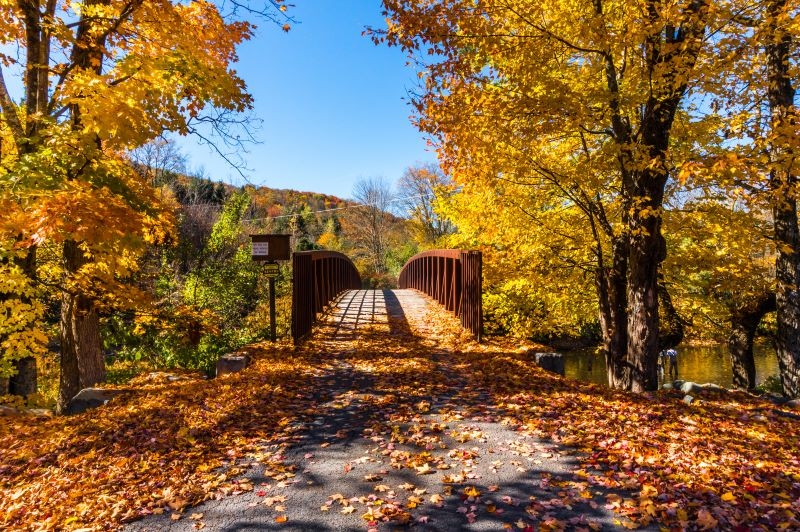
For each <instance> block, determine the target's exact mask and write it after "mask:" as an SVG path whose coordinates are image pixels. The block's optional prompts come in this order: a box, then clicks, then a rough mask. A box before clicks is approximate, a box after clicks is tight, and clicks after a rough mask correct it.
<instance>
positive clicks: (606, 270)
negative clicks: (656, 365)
mask: <svg viewBox="0 0 800 532" xmlns="http://www.w3.org/2000/svg"><path fill="white" fill-rule="evenodd" d="M627 261H628V247H627V242H626V240H625V239H624V238H618V239H616V240H615V241H614V244H613V248H612V265H611V267H602V266H603V265H601V268H599V269H598V273H597V279H596V284H597V292H598V300H599V302H600V328H601V330H602V332H603V351H604V353H605V359H606V373H607V376H608V385H609V386H610V387H611V388H622V389H627V388H628V387H629V384H630V371H629V369H630V368H629V366H628V360H627V348H628V337H627V334H628V328H627V327H628V326H627V320H628V314H627V312H626V306H627V300H626V296H627V288H626V275H625V273H626V271H627Z"/></svg>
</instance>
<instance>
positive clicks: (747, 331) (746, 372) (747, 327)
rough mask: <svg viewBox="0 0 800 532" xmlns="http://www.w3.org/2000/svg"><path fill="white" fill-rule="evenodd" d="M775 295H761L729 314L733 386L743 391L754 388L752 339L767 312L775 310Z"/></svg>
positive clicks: (729, 346) (754, 364) (729, 348)
mask: <svg viewBox="0 0 800 532" xmlns="http://www.w3.org/2000/svg"><path fill="white" fill-rule="evenodd" d="M775 305H776V303H775V294H774V293H769V294H763V295H762V296H761V297H759V298H757V299H754V300H752V301H749V302H748V303H746V304H744V305H742V306H741V307H739V308H737V309H735V310H734V311H733V312H732V313H731V335H730V337H729V338H728V351H729V353H730V356H731V368H732V369H733V386H734V387H735V388H742V389H745V390H752V389H753V388H755V387H756V362H755V359H754V358H753V339H754V338H755V335H756V329H757V328H758V324H759V323H761V319H762V318H763V317H764V314H766V313H767V312H773V311H774V310H775Z"/></svg>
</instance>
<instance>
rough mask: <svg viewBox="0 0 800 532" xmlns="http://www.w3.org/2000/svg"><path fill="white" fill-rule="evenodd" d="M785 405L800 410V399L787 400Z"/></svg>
mask: <svg viewBox="0 0 800 532" xmlns="http://www.w3.org/2000/svg"><path fill="white" fill-rule="evenodd" d="M783 406H785V407H786V408H790V409H792V410H800V399H792V400H791V401H786V402H785V403H784V404H783Z"/></svg>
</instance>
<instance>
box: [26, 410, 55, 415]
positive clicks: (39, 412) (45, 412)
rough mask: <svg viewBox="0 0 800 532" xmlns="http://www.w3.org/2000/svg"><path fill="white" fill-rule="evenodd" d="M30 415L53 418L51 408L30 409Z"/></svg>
mask: <svg viewBox="0 0 800 532" xmlns="http://www.w3.org/2000/svg"><path fill="white" fill-rule="evenodd" d="M28 413H29V414H31V415H34V416H36V417H53V411H52V410H50V409H49V408H29V409H28Z"/></svg>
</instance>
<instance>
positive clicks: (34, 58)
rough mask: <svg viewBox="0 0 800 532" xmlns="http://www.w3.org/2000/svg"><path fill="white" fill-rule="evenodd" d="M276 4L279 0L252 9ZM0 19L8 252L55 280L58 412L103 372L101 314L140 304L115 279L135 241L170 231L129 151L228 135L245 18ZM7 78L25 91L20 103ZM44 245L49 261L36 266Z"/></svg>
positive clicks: (96, 5) (144, 12) (136, 13)
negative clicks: (165, 137) (176, 139)
mask: <svg viewBox="0 0 800 532" xmlns="http://www.w3.org/2000/svg"><path fill="white" fill-rule="evenodd" d="M239 7H240V8H243V9H244V8H246V7H247V6H246V5H245V4H239ZM273 9H276V10H280V11H283V10H284V6H282V5H281V2H280V1H278V0H276V1H273V2H270V3H268V4H267V7H266V8H263V11H262V13H264V14H267V15H268V16H270V14H271V13H277V11H272V10H273ZM0 13H1V15H0V19H1V20H2V22H0V35H1V37H0V44H2V46H3V53H2V72H1V73H2V77H0V109H2V116H1V120H0V122H2V125H3V129H4V131H6V132H7V135H8V136H10V138H12V139H13V150H12V153H11V154H8V152H5V153H4V154H3V155H4V157H3V169H2V171H3V188H2V202H3V207H4V209H5V210H6V212H8V213H9V215H8V216H7V217H4V220H3V224H2V230H3V232H2V235H3V238H2V240H3V248H4V249H5V250H7V251H5V252H4V256H5V257H8V256H9V255H15V256H17V257H18V259H17V263H18V264H21V265H22V271H23V272H24V273H25V275H26V276H27V277H28V278H29V279H30V280H31V281H32V282H36V281H37V280H38V279H41V280H42V282H45V283H48V285H49V286H57V287H59V291H60V294H61V295H60V299H61V301H60V305H61V334H60V336H61V350H62V372H61V374H62V382H61V394H60V399H59V402H60V404H61V405H62V406H63V405H64V404H65V402H66V401H68V400H69V399H70V398H71V397H72V395H74V394H75V393H76V392H77V391H78V389H80V388H81V387H85V386H89V385H92V384H94V383H95V382H97V381H99V380H102V378H103V374H104V363H103V362H104V361H103V355H102V351H101V348H100V337H99V327H98V312H99V311H100V310H101V309H102V308H103V307H106V306H107V307H115V306H117V307H118V306H126V305H133V304H135V302H136V301H139V300H140V299H141V297H142V294H141V293H137V291H136V290H135V289H134V288H133V287H132V286H130V285H129V284H126V283H125V282H124V281H125V278H126V277H128V276H130V275H131V273H132V272H134V271H135V270H136V264H137V261H136V256H137V254H139V253H140V252H141V250H142V249H143V246H144V245H145V244H147V243H149V242H156V241H159V240H162V239H164V238H165V237H166V236H167V234H168V232H169V231H170V225H171V221H170V218H171V217H170V215H169V213H168V209H167V208H166V207H167V205H168V204H165V203H164V202H163V201H162V198H161V197H159V196H158V195H156V194H155V193H154V190H153V188H152V187H151V186H150V183H148V182H147V180H145V179H143V178H142V177H141V176H140V175H139V174H137V172H135V171H134V168H133V166H132V165H131V164H130V163H129V161H128V159H127V158H126V156H125V152H126V151H128V150H131V149H134V148H137V147H139V146H142V145H143V144H145V143H146V142H148V141H150V140H152V139H154V138H156V137H158V136H159V135H161V134H162V133H163V132H164V131H174V132H177V133H179V134H184V135H185V134H189V133H193V132H198V133H200V134H202V132H203V131H204V129H203V128H204V127H211V129H212V130H213V131H216V132H217V133H219V134H221V135H222V136H223V137H224V138H227V139H230V138H231V137H229V136H228V137H226V135H227V134H228V131H229V130H228V129H227V127H228V126H229V125H230V124H231V122H230V120H229V116H230V115H231V114H232V113H239V112H243V111H245V110H246V109H247V108H249V106H250V104H251V99H250V96H249V95H248V94H247V93H246V91H245V86H244V82H243V81H242V80H241V79H240V78H238V76H237V75H236V73H235V72H234V71H233V70H232V69H231V64H232V63H233V62H234V61H235V60H236V51H235V50H236V46H237V45H238V44H240V43H241V42H242V41H243V40H245V39H247V38H248V37H249V36H250V35H251V32H252V27H253V26H252V24H250V23H248V22H246V21H243V20H226V19H225V18H223V15H222V14H221V13H220V10H219V9H218V8H217V6H215V5H214V4H212V3H208V2H191V3H189V4H184V3H180V2H174V3H173V2H169V1H142V0H131V1H128V0H96V1H95V0H93V1H89V2H85V3H82V4H75V3H71V2H60V1H54V0H49V1H38V0H34V1H30V2H18V3H15V2H5V3H3V4H0ZM14 49H18V50H20V51H21V54H20V55H17V54H13V53H11V52H10V50H14ZM7 76H14V77H15V78H17V79H18V80H19V82H20V84H21V86H22V87H23V89H22V92H23V94H21V95H20V96H19V97H17V99H16V100H15V98H14V94H13V93H12V90H11V89H10V87H11V86H12V85H10V84H8V83H7V82H6V77H7ZM9 79H10V78H9ZM18 102H21V103H18ZM4 146H5V145H4ZM45 248H46V252H47V253H48V254H50V256H52V257H55V260H53V261H50V262H48V263H47V264H46V265H42V266H43V267H41V268H40V264H39V262H40V261H38V260H37V251H41V250H45ZM34 321H35V320H34ZM30 336H31V337H37V338H38V336H37V335H30Z"/></svg>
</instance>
